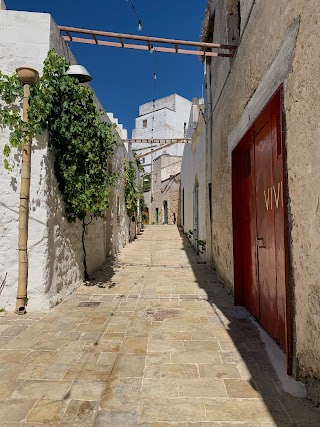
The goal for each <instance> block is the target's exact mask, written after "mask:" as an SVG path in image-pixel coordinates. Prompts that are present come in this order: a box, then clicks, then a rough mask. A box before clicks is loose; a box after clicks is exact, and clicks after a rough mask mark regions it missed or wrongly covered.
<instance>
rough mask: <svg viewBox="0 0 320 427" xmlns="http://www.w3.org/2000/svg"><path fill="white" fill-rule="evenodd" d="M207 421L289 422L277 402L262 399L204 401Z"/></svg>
mask: <svg viewBox="0 0 320 427" xmlns="http://www.w3.org/2000/svg"><path fill="white" fill-rule="evenodd" d="M204 404H205V409H206V414H207V418H208V420H209V421H229V422H230V421H236V422H239V421H243V422H249V423H262V422H265V423H267V422H272V421H273V420H275V421H276V422H277V423H279V425H280V426H281V425H282V424H281V423H286V422H289V421H290V420H289V418H288V415H287V414H286V412H285V411H284V410H283V407H282V406H281V405H280V403H279V402H276V401H268V402H264V401H263V400H262V399H230V400H228V399H224V400H222V399H215V400H209V399H204Z"/></svg>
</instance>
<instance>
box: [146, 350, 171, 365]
mask: <svg viewBox="0 0 320 427" xmlns="http://www.w3.org/2000/svg"><path fill="white" fill-rule="evenodd" d="M166 363H170V352H163V353H149V354H147V357H146V365H163V364H166Z"/></svg>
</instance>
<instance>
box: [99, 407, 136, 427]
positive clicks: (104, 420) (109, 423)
mask: <svg viewBox="0 0 320 427" xmlns="http://www.w3.org/2000/svg"><path fill="white" fill-rule="evenodd" d="M137 416H138V414H137V413H133V412H125V411H104V410H100V411H99V412H98V415H97V417H96V419H95V423H94V427H134V426H136V425H137V423H136V419H137Z"/></svg>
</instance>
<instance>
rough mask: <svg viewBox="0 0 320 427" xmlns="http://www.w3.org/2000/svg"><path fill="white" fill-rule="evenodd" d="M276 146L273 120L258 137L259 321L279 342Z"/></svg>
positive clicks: (256, 157) (256, 176)
mask: <svg viewBox="0 0 320 427" xmlns="http://www.w3.org/2000/svg"><path fill="white" fill-rule="evenodd" d="M272 146H273V144H272V124H271V122H270V121H269V122H268V123H267V124H266V125H265V126H264V127H263V128H262V130H261V131H260V132H259V133H258V135H256V137H255V171H256V174H255V182H256V207H257V254H258V281H259V306H260V310H259V312H260V315H259V320H260V323H261V325H262V326H263V327H264V329H265V330H266V331H267V332H268V333H269V334H270V335H271V336H272V337H273V338H274V339H275V340H276V341H278V327H277V325H278V321H277V319H278V309H277V279H276V264H275V223H274V204H275V201H274V194H273V174H272V152H273V150H272V148H273V147H272Z"/></svg>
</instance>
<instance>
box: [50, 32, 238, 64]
mask: <svg viewBox="0 0 320 427" xmlns="http://www.w3.org/2000/svg"><path fill="white" fill-rule="evenodd" d="M58 28H59V30H60V31H61V32H64V33H65V34H66V35H65V36H63V37H64V39H65V40H66V41H69V42H76V43H86V44H97V45H101V46H111V47H118V48H125V49H136V50H147V51H157V52H165V53H176V54H182V55H197V56H208V57H214V56H221V57H227V58H232V57H233V54H234V51H235V49H236V48H237V47H236V46H233V45H229V44H220V43H204V42H194V41H187V40H175V39H165V38H161V37H147V36H138V35H133V34H122V33H112V32H108V31H95V30H85V29H83V28H75V27H65V26H58ZM71 33H73V34H76V35H77V36H78V37H75V36H74V35H72V34H71ZM79 36H81V37H79ZM87 36H89V37H87ZM98 37H99V38H98ZM101 37H104V38H109V39H116V41H115V40H112V41H111V40H109V41H107V40H101ZM125 40H126V41H128V40H130V41H135V42H139V44H136V43H128V42H125ZM163 44H164V45H172V47H164V46H161V45H163ZM181 46H182V47H185V49H182V48H181ZM190 48H191V49H190ZM192 48H198V50H194V49H192ZM212 49H216V50H218V51H217V52H213V51H212ZM221 50H224V51H227V52H221Z"/></svg>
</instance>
